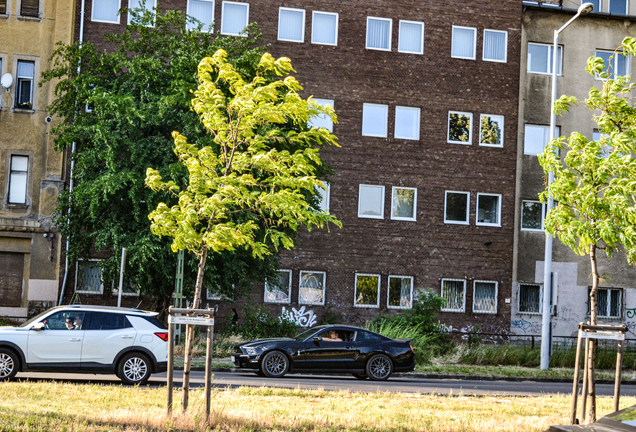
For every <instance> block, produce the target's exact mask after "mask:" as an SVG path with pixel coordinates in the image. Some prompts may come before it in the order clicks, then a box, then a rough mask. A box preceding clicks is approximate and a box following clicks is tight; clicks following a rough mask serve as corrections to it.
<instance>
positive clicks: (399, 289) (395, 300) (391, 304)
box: [386, 276, 413, 309]
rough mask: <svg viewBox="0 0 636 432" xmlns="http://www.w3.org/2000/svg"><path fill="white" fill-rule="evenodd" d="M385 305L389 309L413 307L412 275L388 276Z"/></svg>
mask: <svg viewBox="0 0 636 432" xmlns="http://www.w3.org/2000/svg"><path fill="white" fill-rule="evenodd" d="M386 307H387V308H389V309H410V308H412V307H413V278H412V277H410V276H389V292H388V293H387V303H386Z"/></svg>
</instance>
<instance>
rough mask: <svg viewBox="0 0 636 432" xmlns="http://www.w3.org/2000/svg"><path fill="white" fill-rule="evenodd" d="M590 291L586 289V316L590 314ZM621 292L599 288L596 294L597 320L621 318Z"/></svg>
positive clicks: (590, 289)
mask: <svg viewBox="0 0 636 432" xmlns="http://www.w3.org/2000/svg"><path fill="white" fill-rule="evenodd" d="M590 291H592V288H588V289H587V299H588V300H587V314H588V315H589V314H590ZM622 299H623V291H622V290H620V289H612V288H599V289H598V291H597V292H596V308H597V312H598V317H599V318H621V316H622V313H623V312H622V307H621V306H622Z"/></svg>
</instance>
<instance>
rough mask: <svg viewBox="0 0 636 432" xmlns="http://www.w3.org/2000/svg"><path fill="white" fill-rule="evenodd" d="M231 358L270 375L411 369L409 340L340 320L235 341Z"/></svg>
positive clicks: (378, 374) (378, 375)
mask: <svg viewBox="0 0 636 432" xmlns="http://www.w3.org/2000/svg"><path fill="white" fill-rule="evenodd" d="M232 362H233V363H234V365H235V366H236V367H238V368H244V369H248V370H253V371H255V372H256V373H258V374H261V375H265V376H268V377H271V378H278V377H282V376H283V375H285V374H286V373H287V372H304V373H308V372H309V373H314V372H320V373H351V374H352V375H353V376H355V377H356V378H358V379H365V378H370V379H372V380H386V379H388V378H389V377H390V376H391V374H392V373H393V372H410V371H412V370H413V369H415V356H414V354H413V348H412V347H411V344H410V340H409V339H399V340H394V339H390V338H388V337H386V336H382V335H380V334H378V333H374V332H372V331H369V330H366V329H362V328H358V327H351V326H342V325H327V326H318V327H313V328H311V329H308V330H306V331H304V332H302V333H300V334H299V335H298V336H296V337H295V338H277V339H261V340H256V341H251V342H245V343H243V344H240V345H237V346H236V349H235V353H234V355H233V356H232Z"/></svg>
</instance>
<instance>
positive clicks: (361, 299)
mask: <svg viewBox="0 0 636 432" xmlns="http://www.w3.org/2000/svg"><path fill="white" fill-rule="evenodd" d="M353 305H354V306H357V307H375V308H377V307H380V275H373V274H359V273H356V292H355V297H354V302H353Z"/></svg>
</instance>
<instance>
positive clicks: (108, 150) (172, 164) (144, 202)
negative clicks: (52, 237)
mask: <svg viewBox="0 0 636 432" xmlns="http://www.w3.org/2000/svg"><path fill="white" fill-rule="evenodd" d="M132 12H133V15H134V19H133V20H132V23H131V24H130V25H128V26H127V27H126V29H125V30H124V31H123V33H122V34H120V35H108V36H107V37H106V40H107V42H108V43H109V46H110V47H111V49H110V51H100V50H98V49H97V48H96V47H95V46H94V45H93V44H91V43H90V42H84V43H82V44H79V43H75V44H74V45H65V44H61V45H60V46H59V47H58V48H57V50H56V51H55V52H54V54H53V59H54V62H55V63H54V66H53V67H52V69H51V70H49V71H46V72H44V74H43V82H46V81H55V82H56V90H55V91H56V99H55V101H54V102H53V103H52V104H51V106H50V107H49V111H50V112H51V113H53V114H56V115H57V116H59V117H60V118H61V119H62V120H63V122H62V123H61V124H60V125H59V126H58V127H56V128H55V129H54V130H53V131H52V132H53V134H54V135H55V142H56V148H57V149H58V150H59V151H65V150H67V149H69V148H70V147H71V146H72V144H73V143H75V146H76V148H77V150H76V151H75V152H74V153H73V154H72V155H71V158H72V160H73V161H74V163H75V167H74V171H73V179H72V180H73V182H74V188H73V190H72V191H68V190H67V191H65V192H64V193H62V195H61V197H60V206H59V210H58V224H59V225H60V226H61V229H62V232H63V234H64V235H66V236H70V248H69V250H68V251H67V253H68V256H69V258H70V260H71V262H73V261H75V260H76V259H78V258H85V257H88V256H90V254H91V253H92V251H93V249H94V250H95V251H106V252H110V253H112V254H113V255H112V257H111V258H108V259H105V260H103V261H101V262H100V265H101V266H102V268H103V275H104V276H103V277H104V279H105V280H106V281H112V280H117V278H118V272H119V253H118V252H119V251H120V250H121V248H122V247H126V248H127V250H128V253H127V264H126V279H127V282H130V283H133V284H134V285H135V287H137V288H139V289H140V290H141V292H142V294H143V295H145V296H148V297H151V298H154V299H155V300H156V302H157V304H156V305H155V306H154V307H156V308H158V309H159V310H161V309H164V308H165V307H167V306H168V302H169V301H170V294H171V293H172V291H173V289H174V276H175V270H176V257H175V255H174V253H173V252H172V251H171V250H170V244H169V242H168V241H167V239H161V238H159V237H157V236H155V235H153V234H152V233H151V232H150V229H149V228H150V221H149V220H148V214H149V213H150V212H151V211H152V210H153V209H154V208H155V207H156V206H157V204H158V203H159V202H161V201H165V202H166V203H168V204H173V201H171V200H172V197H171V196H169V195H166V194H163V195H162V194H157V193H154V192H152V191H150V190H149V189H147V188H145V186H144V180H145V177H146V169H147V168H148V167H149V166H152V167H155V168H158V169H161V170H162V173H163V174H164V177H166V178H170V179H171V180H173V181H175V182H177V183H178V184H185V181H186V179H187V172H186V170H185V169H184V168H183V167H182V166H180V165H179V164H178V159H177V157H176V155H175V154H174V152H173V151H172V147H173V139H172V132H173V131H174V130H179V131H181V132H182V133H183V134H185V135H187V136H188V137H189V139H190V141H191V142H192V143H194V144H195V145H197V146H200V147H204V146H205V145H208V143H209V142H210V138H209V136H208V135H207V134H206V131H205V130H204V128H203V127H202V125H201V123H200V122H199V118H198V116H197V115H196V113H194V112H193V111H192V106H191V102H192V99H193V97H194V95H193V93H192V92H193V91H194V90H195V89H196V88H197V66H198V62H199V60H200V59H201V58H204V57H206V56H210V55H212V54H213V53H215V52H216V51H217V50H218V49H220V48H223V49H224V50H226V51H227V52H228V54H229V56H230V62H231V63H232V64H233V65H234V67H235V68H236V69H237V70H238V71H240V72H241V73H242V74H244V76H248V77H253V76H254V75H255V73H256V67H257V65H258V62H259V60H260V57H261V55H262V54H263V52H264V49H263V48H260V47H257V43H258V42H259V40H260V35H259V33H258V32H257V30H256V29H255V28H254V27H250V28H249V29H248V32H247V37H220V36H218V35H214V34H210V33H207V32H200V31H192V30H186V22H187V21H188V20H190V19H187V18H186V16H185V15H184V14H183V13H181V12H179V11H169V12H166V13H165V14H164V13H159V12H157V13H156V15H155V13H150V12H147V11H146V12H143V13H142V12H139V11H132ZM150 23H152V25H149V24H150ZM78 70H79V72H78ZM319 169H320V170H322V171H321V175H325V174H327V170H325V168H324V167H319ZM258 235H263V234H262V233H259V234H258ZM197 264H198V261H197V260H196V257H194V256H192V255H188V254H186V272H185V275H184V276H185V278H186V281H185V282H186V283H185V284H184V289H185V290H187V289H188V288H189V287H192V286H193V285H194V278H195V275H196V267H197ZM276 266H277V259H276V256H275V255H271V256H268V257H266V259H265V260H262V259H254V258H253V257H252V256H251V254H249V253H246V252H245V251H243V250H237V251H235V252H233V253H232V252H227V253H224V254H222V255H221V254H216V253H213V254H211V255H210V256H209V257H208V268H210V269H214V270H215V271H213V272H208V275H207V276H206V286H208V287H215V288H218V289H219V291H220V292H221V293H222V294H224V295H226V296H228V297H232V298H233V296H235V295H236V294H237V293H235V288H234V287H236V289H239V288H240V287H249V286H250V285H251V284H252V283H253V282H254V281H256V280H261V281H262V278H263V275H267V274H272V275H273V274H274V271H275V270H274V269H275V268H276ZM188 270H189V271H188ZM189 281H190V283H188V282H189Z"/></svg>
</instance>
